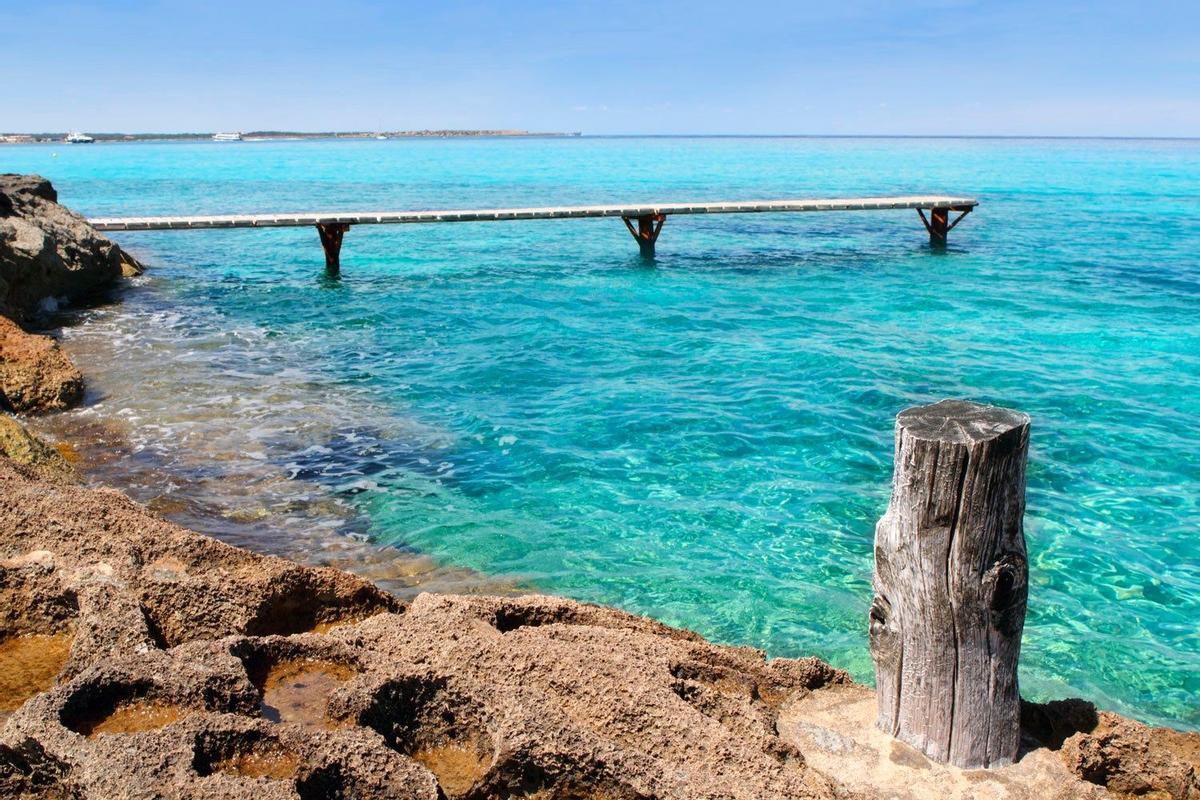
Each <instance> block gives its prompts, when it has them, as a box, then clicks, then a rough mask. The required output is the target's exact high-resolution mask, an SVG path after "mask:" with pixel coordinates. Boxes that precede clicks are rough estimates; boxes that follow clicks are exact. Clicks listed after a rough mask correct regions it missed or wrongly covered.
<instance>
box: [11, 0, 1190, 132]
mask: <svg viewBox="0 0 1200 800" xmlns="http://www.w3.org/2000/svg"><path fill="white" fill-rule="evenodd" d="M0 31H3V33H2V34H0V36H2V37H3V51H4V54H5V70H4V71H5V76H4V80H3V81H2V82H0V130H4V131H44V130H48V131H63V130H68V129H82V130H88V131H115V130H120V131H193V130H199V131H211V130H253V129H291V130H330V129H338V130H351V129H378V128H384V129H389V130H390V129H414V128H523V129H529V130H550V131H564V130H572V131H573V130H580V131H584V132H585V133H597V134H611V133H707V134H715V133H754V134H770V133H795V134H823V133H830V134H857V133H866V134H872V133H874V134H960V133H961V134H984V135H986V134H1008V135H1024V134H1035V135H1036V134H1041V135H1110V136H1122V135H1156V136H1197V135H1200V2H1196V0H1192V2H1190V3H1183V2H1179V3H1175V2H1153V0H1149V1H1146V2H1140V3H1134V2H1106V1H1105V0H1097V1H1096V2H1090V3H1076V2H1045V0H1041V2H1001V1H999V0H993V2H973V1H971V0H909V1H908V2H868V1H867V0H840V1H839V0H834V2H829V0H825V2H820V3H809V2H799V1H796V2H740V3H739V2H673V1H672V0H667V1H666V2H646V1H643V2H624V0H608V1H607V2H557V3H551V2H521V0H507V2H487V3H485V2H457V1H456V0H449V1H448V2H436V1H435V2H421V3H408V2H393V3H384V2H361V1H358V2H355V1H352V2H339V1H338V0H330V1H329V2H319V3H318V2H309V0H289V2H274V1H271V2H255V1H254V0H242V2H230V1H229V0H197V1H196V2H173V1H171V0H160V1H159V2H142V1H140V0H113V1H112V2H88V1H87V0H79V1H78V2H71V3H62V2H57V1H56V0H0Z"/></svg>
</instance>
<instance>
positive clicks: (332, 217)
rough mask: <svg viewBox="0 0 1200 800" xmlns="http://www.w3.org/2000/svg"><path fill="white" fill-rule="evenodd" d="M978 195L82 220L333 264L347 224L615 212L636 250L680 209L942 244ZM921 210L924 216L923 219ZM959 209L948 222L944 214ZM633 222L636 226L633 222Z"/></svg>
mask: <svg viewBox="0 0 1200 800" xmlns="http://www.w3.org/2000/svg"><path fill="white" fill-rule="evenodd" d="M977 205H978V201H976V200H975V199H973V198H969V197H954V196H946V195H906V196H901V197H854V198H830V199H810V200H750V201H748V200H738V201H728V202H717V203H658V204H642V205H594V206H549V207H544V208H484V209H470V210H452V209H447V210H432V211H326V212H311V213H287V214H218V215H212V216H154V217H97V218H94V219H90V220H88V221H89V222H90V223H91V224H92V226H93V227H94V228H96V229H97V230H101V231H159V230H193V229H211V228H280V227H308V226H314V227H316V228H317V230H318V232H319V233H320V235H321V243H322V245H323V246H324V247H325V255H326V265H327V266H328V267H329V268H330V270H331V271H333V272H336V271H337V268H338V256H339V252H340V248H341V239H342V234H343V233H345V231H346V230H347V229H348V228H349V227H350V226H351V225H412V224H428V223H436V222H499V221H505V220H528V219H586V218H592V217H621V218H622V219H623V220H624V221H625V225H626V227H628V228H629V232H630V233H631V234H633V236H634V238H635V239H637V241H638V245H639V246H640V247H641V250H642V253H643V254H644V255H653V254H654V244H655V242H656V241H657V239H658V234H659V232H660V231H661V229H662V224H663V221H664V220H665V218H666V217H667V216H671V215H685V214H780V213H796V212H817V211H888V210H896V209H908V210H915V211H917V213H918V214H920V215H921V219H922V221H923V222H924V223H925V227H926V229H927V230H928V231H929V236H930V240H931V242H933V243H934V244H944V243H945V240H946V234H947V233H949V231H950V229H951V228H953V227H954V226H955V225H957V224H958V221H959V220H960V219H962V217H963V216H966V215H967V214H968V213H969V212H970V211H971V210H972V209H974V208H975V206H977ZM925 211H929V213H930V216H929V218H928V219H927V218H926V217H925ZM951 211H957V212H959V214H960V216H959V218H958V219H956V220H954V221H953V222H950V220H949V213H950V212H951ZM635 223H636V225H635Z"/></svg>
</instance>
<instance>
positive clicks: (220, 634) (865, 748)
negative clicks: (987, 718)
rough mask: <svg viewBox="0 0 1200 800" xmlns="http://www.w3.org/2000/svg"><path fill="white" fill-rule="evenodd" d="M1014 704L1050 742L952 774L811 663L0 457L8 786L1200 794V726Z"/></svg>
mask: <svg viewBox="0 0 1200 800" xmlns="http://www.w3.org/2000/svg"><path fill="white" fill-rule="evenodd" d="M1031 709H1035V710H1038V711H1040V713H1041V714H1042V717H1041V718H1040V719H1041V720H1042V725H1041V728H1044V729H1045V730H1046V731H1049V732H1048V733H1046V732H1043V736H1044V738H1045V739H1046V740H1049V741H1048V742H1043V741H1039V740H1036V738H1031V739H1030V741H1029V743H1028V748H1029V752H1027V753H1026V754H1025V755H1024V756H1023V757H1022V758H1021V759H1020V760H1019V761H1018V763H1016V764H1014V765H1012V766H1008V767H1004V768H1002V769H996V770H987V771H978V772H970V771H963V770H956V769H954V768H953V767H947V766H944V765H939V764H934V763H932V762H930V761H929V760H927V759H925V757H924V756H922V755H921V754H920V753H918V752H917V751H915V750H912V748H908V747H907V746H906V745H902V744H900V743H898V742H894V741H893V740H890V739H888V738H887V737H886V736H885V735H884V734H883V733H881V732H879V731H878V730H876V729H875V728H874V726H873V725H872V721H873V718H874V696H873V693H872V692H871V691H870V690H868V689H866V688H864V687H860V686H855V685H854V684H852V683H851V682H850V681H849V679H848V677H847V676H846V674H845V673H843V672H841V671H839V670H836V669H833V668H832V667H830V666H828V665H827V664H824V663H822V662H820V661H818V660H816V659H812V658H807V659H799V660H791V659H775V660H767V659H765V658H764V656H763V654H762V653H761V652H759V651H755V650H750V649H746V648H736V647H722V646H719V645H714V644H710V643H708V642H706V641H704V640H703V639H701V638H700V637H699V636H697V635H695V634H693V633H690V632H687V631H682V630H677V629H674V628H669V627H666V626H664V625H661V624H658V623H655V622H652V621H650V620H646V619H643V618H640V617H636V616H632V615H630V614H626V613H623V612H619V611H615V610H611V609H605V608H601V607H597V606H591V605H584V604H580V603H575V602H572V601H568V600H561V599H555V598H550V597H540V596H527V597H519V598H489V597H460V596H448V595H421V596H419V597H418V598H417V599H416V600H415V601H414V602H413V603H412V604H411V605H407V606H406V605H404V604H402V603H401V602H399V601H397V600H396V599H395V598H393V597H391V596H390V595H388V594H386V593H385V592H383V591H382V590H380V589H377V588H375V587H374V586H372V585H371V584H369V583H367V582H365V581H363V580H361V579H359V578H356V577H353V576H351V575H348V574H345V573H342V572H338V571H336V570H331V569H312V568H308V567H302V566H299V565H296V564H293V563H291V562H288V561H285V560H283V559H279V558H273V557H268V556H260V555H255V554H252V553H249V552H246V551H244V550H240V549H238V548H235V547H232V546H229V545H225V544H221V543H219V542H217V541H215V540H213V539H209V538H207V537H204V536H201V535H199V534H195V533H192V532H190V531H187V530H184V529H182V528H180V527H178V526H176V525H173V524H171V523H168V522H165V521H163V520H161V519H159V518H157V517H155V516H153V515H152V514H150V513H149V512H147V511H146V510H145V509H143V508H141V507H140V506H138V505H136V504H135V503H133V502H132V501H130V500H129V499H127V498H126V497H124V496H123V495H121V494H120V493H118V492H114V491H108V490H95V489H87V488H84V487H82V486H80V485H78V484H73V483H70V482H58V483H49V482H46V481H43V480H39V479H38V478H37V477H36V476H35V475H34V474H33V473H32V472H31V471H30V470H29V469H28V468H26V467H21V466H17V465H15V464H13V463H11V462H10V461H8V460H6V459H3V458H0V723H2V724H3V728H2V729H0V795H3V796H6V797H29V798H34V797H37V798H51V797H54V798H111V797H122V798H141V797H145V798H150V797H154V798H183V797H201V798H203V797H211V798H218V797H219V798H254V799H255V800H266V798H302V799H303V800H308V799H310V798H341V797H354V798H364V799H368V800H369V798H384V797H397V798H429V800H434V799H435V798H439V797H446V798H472V799H473V800H484V799H485V798H509V797H525V798H543V799H548V800H582V799H583V798H606V799H607V800H613V799H617V800H631V799H632V798H679V799H680V800H684V798H686V799H687V800H695V799H696V798H714V799H715V798H744V800H751V799H752V798H753V799H754V800H757V799H758V798H876V797H879V798H883V797H888V798H913V800H916V798H921V797H929V796H935V795H930V794H928V792H929V791H934V792H935V793H936V796H940V797H947V798H981V797H997V798H999V797H1012V798H1018V797H1022V798H1024V797H1037V798H1042V799H1043V800H1053V799H1054V798H1061V799H1062V800H1066V798H1100V797H1104V796H1107V795H1106V794H1105V790H1104V789H1102V788H1101V786H1100V785H1099V784H1101V783H1104V782H1105V781H1108V780H1116V781H1118V782H1119V784H1120V786H1122V787H1129V788H1131V789H1136V790H1138V791H1139V793H1142V794H1146V793H1148V792H1154V791H1158V792H1160V795H1159V796H1162V797H1173V798H1188V799H1191V798H1194V797H1196V796H1198V795H1197V794H1195V793H1196V792H1197V790H1198V789H1200V785H1198V784H1197V780H1196V772H1195V766H1196V765H1195V756H1196V749H1197V743H1198V742H1200V737H1197V736H1195V735H1185V734H1174V733H1173V732H1171V733H1172V735H1174V736H1176V737H1178V740H1177V741H1176V740H1172V741H1171V742H1166V741H1165V740H1161V738H1156V737H1160V734H1157V733H1155V732H1153V731H1151V730H1150V729H1147V728H1146V727H1145V726H1141V725H1138V724H1137V723H1133V722H1130V721H1128V720H1121V719H1120V718H1114V719H1116V720H1119V722H1120V725H1116V726H1109V727H1107V728H1106V727H1104V725H1105V723H1103V722H1102V723H1101V724H1100V728H1099V729H1097V731H1096V732H1094V733H1091V732H1088V731H1089V729H1086V727H1087V725H1086V724H1087V723H1089V721H1090V722H1091V723H1094V722H1095V720H1096V717H1095V714H1094V713H1093V714H1092V716H1091V717H1086V715H1084V717H1085V718H1084V719H1082V721H1081V719H1080V718H1079V715H1078V714H1071V713H1065V712H1064V713H1059V712H1058V711H1057V710H1055V709H1052V708H1049V707H1045V706H1039V707H1031ZM1093 712H1094V710H1093ZM6 715H7V721H3V717H4V716H6ZM1060 719H1065V720H1066V722H1065V723H1064V724H1063V725H1062V726H1059V727H1057V728H1056V727H1055V725H1054V723H1055V722H1056V721H1058V720H1060ZM1047 720H1049V722H1046V721H1047ZM1033 727H1034V728H1037V726H1036V725H1035V726H1033ZM1039 730H1040V729H1039ZM1037 732H1038V731H1037V730H1034V731H1033V733H1037ZM1064 742H1066V744H1064ZM1189 747H1190V748H1192V750H1191V751H1190V752H1191V753H1192V756H1191V760H1189V757H1188V756H1187V753H1188V752H1189V751H1188V750H1187V748H1189ZM1059 751H1061V754H1060V752H1059ZM1152 796H1153V795H1152Z"/></svg>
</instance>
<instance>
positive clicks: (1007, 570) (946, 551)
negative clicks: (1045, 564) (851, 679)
mask: <svg viewBox="0 0 1200 800" xmlns="http://www.w3.org/2000/svg"><path fill="white" fill-rule="evenodd" d="M1028 447H1029V417H1028V416H1027V415H1025V414H1021V413H1019V412H1016V411H1010V410H1008V409H1004V408H997V407H995V406H983V405H979V404H977V403H969V402H965V401H961V400H943V401H942V402H940V403H935V404H934V405H930V406H921V407H918V408H910V409H908V410H907V411H904V412H903V413H901V414H900V416H899V417H897V418H896V455H895V459H896V464H895V474H894V477H893V480H892V498H891V502H890V503H889V504H888V508H887V513H885V514H884V515H883V518H882V519H880V520H879V524H878V525H877V526H876V528H875V579H874V586H875V600H874V602H873V603H872V604H871V612H870V626H871V657H872V658H873V659H874V661H875V684H876V691H877V697H878V702H879V718H878V725H879V727H880V728H881V729H883V730H884V731H886V732H888V733H889V734H891V735H892V736H895V737H897V738H899V739H901V740H903V741H905V742H907V743H908V744H911V745H912V746H914V747H916V748H917V749H918V750H921V751H922V752H924V753H925V754H926V755H927V756H929V757H930V758H932V759H934V760H936V761H941V762H950V763H951V764H954V765H956V766H959V767H964V768H970V769H974V768H979V767H989V766H999V765H1001V764H1007V763H1010V762H1012V761H1013V760H1014V759H1015V758H1016V755H1017V746H1018V743H1019V741H1020V718H1021V713H1020V695H1019V693H1018V691H1017V659H1018V656H1019V655H1020V649H1021V630H1022V628H1023V627H1024V625H1025V602H1026V596H1027V591H1028V585H1027V580H1028V575H1029V568H1028V565H1027V563H1026V556H1025V533H1024V528H1023V523H1022V518H1023V517H1024V514H1025V457H1026V452H1027V450H1028Z"/></svg>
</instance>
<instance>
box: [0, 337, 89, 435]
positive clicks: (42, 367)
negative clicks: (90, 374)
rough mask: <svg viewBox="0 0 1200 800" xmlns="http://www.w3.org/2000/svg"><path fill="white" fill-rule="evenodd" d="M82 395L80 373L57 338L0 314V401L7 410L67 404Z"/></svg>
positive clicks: (55, 407) (47, 408) (46, 408)
mask: <svg viewBox="0 0 1200 800" xmlns="http://www.w3.org/2000/svg"><path fill="white" fill-rule="evenodd" d="M82 399H83V375H82V373H80V371H79V369H78V368H77V367H76V366H75V365H74V364H72V363H71V359H70V358H68V357H67V354H66V353H64V352H63V350H62V348H61V347H60V346H59V344H58V342H56V341H55V340H54V339H51V338H50V337H49V336H41V335H39V334H35V333H28V332H26V331H25V330H24V329H23V328H22V327H21V326H20V325H18V324H17V323H15V322H13V321H12V320H11V319H9V318H8V317H5V316H0V405H2V406H3V407H6V408H7V410H9V411H17V412H22V413H24V412H45V411H60V410H62V409H64V408H70V407H71V406H73V405H75V404H76V403H78V402H79V401H80V400H82Z"/></svg>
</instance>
